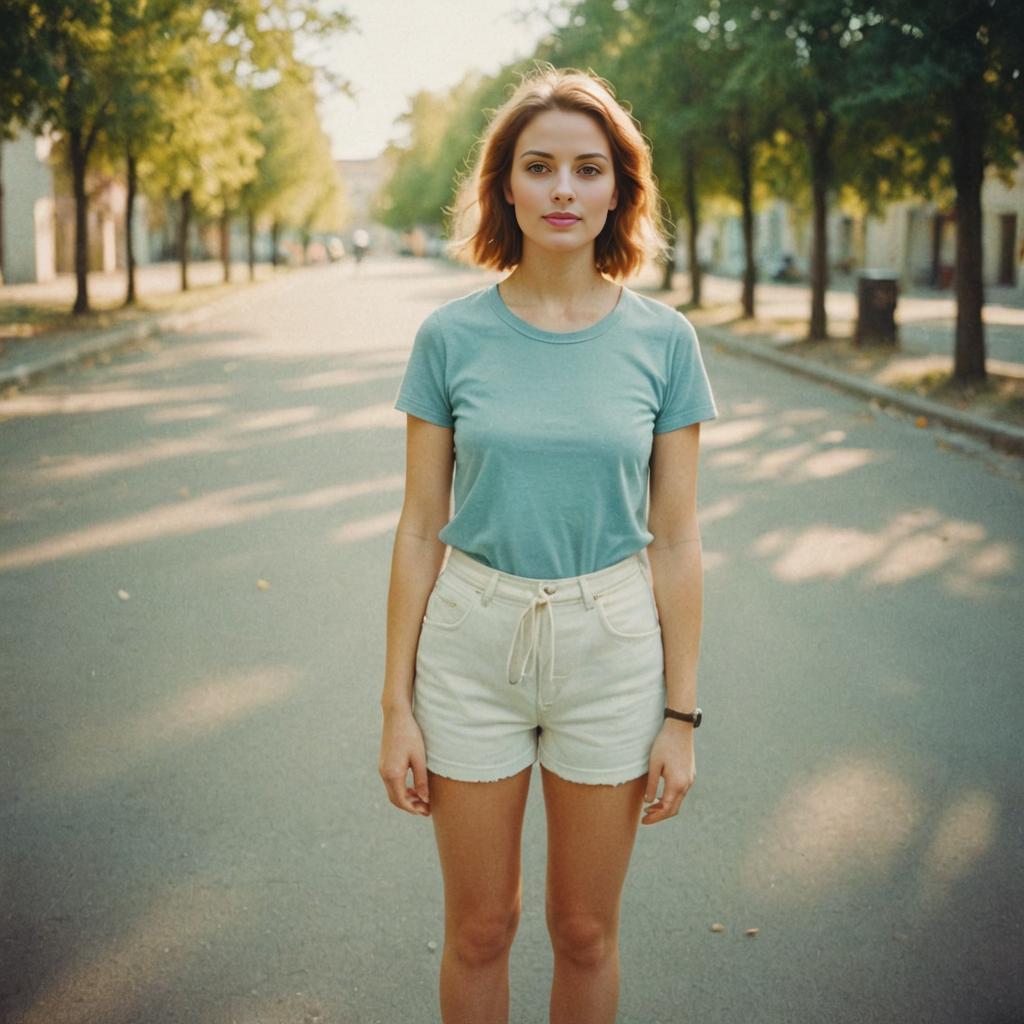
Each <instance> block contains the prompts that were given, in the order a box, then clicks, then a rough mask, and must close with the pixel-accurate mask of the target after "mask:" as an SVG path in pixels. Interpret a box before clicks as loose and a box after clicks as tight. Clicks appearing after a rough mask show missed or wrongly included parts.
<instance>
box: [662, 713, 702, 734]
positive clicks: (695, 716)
mask: <svg viewBox="0 0 1024 1024" xmlns="http://www.w3.org/2000/svg"><path fill="white" fill-rule="evenodd" d="M665 717H666V718H678V719H679V721H680V722H692V723H693V727H694V729H696V728H697V726H699V725H700V723H701V721H702V720H703V718H704V712H703V711H701V709H700V708H694V710H693V711H673V710H672V708H665Z"/></svg>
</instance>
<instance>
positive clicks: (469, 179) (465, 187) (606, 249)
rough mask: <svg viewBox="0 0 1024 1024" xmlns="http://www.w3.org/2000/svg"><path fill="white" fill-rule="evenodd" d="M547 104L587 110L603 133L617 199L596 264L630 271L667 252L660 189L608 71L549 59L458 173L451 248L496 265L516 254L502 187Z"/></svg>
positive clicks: (516, 236)
mask: <svg viewBox="0 0 1024 1024" xmlns="http://www.w3.org/2000/svg"><path fill="white" fill-rule="evenodd" d="M545 110H564V111H576V112H579V113H581V114H586V115H587V116H588V117H590V118H592V119H593V120H594V121H595V122H596V123H597V124H598V126H599V127H600V128H602V129H603V130H604V133H605V136H606V137H607V139H608V144H609V148H610V149H611V155H612V165H613V168H614V172H615V184H616V186H617V187H618V202H617V203H616V206H615V209H613V210H609V211H608V219H607V221H606V222H605V225H604V227H603V228H602V229H601V232H600V234H599V235H598V236H597V238H596V239H595V240H594V264H595V266H596V267H597V269H598V270H600V271H601V272H602V273H605V274H607V275H609V276H610V277H612V278H624V277H629V276H630V275H631V274H633V273H635V272H636V271H637V270H638V269H639V268H640V266H641V265H642V264H643V261H644V259H645V258H657V257H659V256H662V255H664V254H665V252H666V250H667V248H668V246H667V243H666V241H665V233H664V231H663V229H662V227H661V224H660V221H661V219H662V214H661V212H660V209H659V207H660V204H661V197H660V196H659V194H658V186H657V183H656V181H655V178H654V173H653V171H652V168H651V151H650V147H649V145H648V142H647V140H646V139H645V138H644V136H643V134H642V133H641V130H640V126H639V123H638V122H637V121H636V119H635V118H634V117H633V115H632V113H631V112H628V111H627V110H626V109H625V108H624V107H623V106H622V105H621V104H620V103H619V101H618V100H617V99H616V98H615V93H614V90H613V88H612V86H611V84H610V83H609V82H607V81H606V80H605V79H603V78H600V77H598V76H597V75H595V74H594V73H593V72H592V71H590V70H588V71H587V72H583V71H580V70H578V69H576V68H556V67H555V66H554V65H552V64H550V63H547V62H540V63H538V66H537V67H535V69H534V70H533V71H532V72H530V73H529V74H526V75H524V76H523V77H522V80H521V81H520V82H519V84H518V86H516V87H515V91H514V92H513V93H512V95H511V96H510V97H509V98H508V99H507V100H506V101H505V102H504V103H503V104H502V106H501V107H499V108H498V109H497V110H496V111H494V116H493V117H492V118H491V121H490V123H489V124H488V125H487V128H486V129H485V131H484V134H483V136H482V137H481V138H480V139H479V140H478V142H477V145H478V146H479V156H478V158H477V160H476V163H475V165H474V166H473V167H472V169H471V171H470V173H469V174H468V175H466V176H464V177H461V178H460V180H459V184H458V190H457V193H456V198H455V203H454V205H453V206H452V207H451V208H449V209H448V210H446V212H447V213H449V214H451V216H452V221H451V226H452V242H451V246H450V251H451V252H452V254H453V255H454V256H455V257H456V258H458V259H460V260H462V261H463V262H468V263H470V264H475V265H477V266H481V267H487V268H490V269H494V270H505V269H507V268H510V267H515V266H517V265H518V264H519V263H520V262H521V260H522V257H523V233H522V230H521V229H520V227H519V224H518V223H517V222H516V214H515V208H514V207H513V206H512V205H510V204H509V203H508V202H507V201H506V199H505V195H504V192H503V187H504V185H505V184H506V182H508V180H509V178H510V176H511V169H512V162H513V158H514V156H515V145H516V142H517V140H518V138H519V134H520V132H522V130H523V129H524V128H525V127H526V125H527V124H528V123H529V122H530V121H531V120H532V119H533V118H534V117H536V116H537V115H538V114H540V113H542V112H543V111H545Z"/></svg>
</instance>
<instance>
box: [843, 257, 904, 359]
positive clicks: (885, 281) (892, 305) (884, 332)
mask: <svg viewBox="0 0 1024 1024" xmlns="http://www.w3.org/2000/svg"><path fill="white" fill-rule="evenodd" d="M898 293H899V281H898V278H897V275H896V274H895V273H893V272H892V271H891V270H863V271H861V273H860V274H859V275H858V276H857V327H856V329H855V330H854V332H853V343H854V344H855V345H896V344H898V343H899V339H898V337H897V333H896V298H897V295H898Z"/></svg>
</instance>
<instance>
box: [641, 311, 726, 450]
mask: <svg viewBox="0 0 1024 1024" xmlns="http://www.w3.org/2000/svg"><path fill="white" fill-rule="evenodd" d="M717 416H718V409H717V408H716V406H715V397H714V395H713V394H712V392H711V382H710V381H709V380H708V373H707V370H706V369H705V368H704V360H703V358H702V357H701V354H700V343H699V342H698V341H697V332H696V331H695V330H694V329H693V325H692V324H691V323H690V321H689V320H687V319H685V318H684V317H682V316H681V315H680V325H679V330H678V331H677V332H676V334H675V337H674V338H673V340H672V352H671V354H670V356H669V369H668V379H667V381H666V384H665V396H664V400H663V401H662V403H661V408H660V409H659V410H658V414H657V416H655V418H654V433H655V434H664V433H666V432H668V431H669V430H676V429H677V428H678V427H685V426H688V425H689V424H691V423H698V422H700V421H701V420H713V419H715V418H716V417H717Z"/></svg>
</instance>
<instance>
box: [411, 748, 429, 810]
mask: <svg viewBox="0 0 1024 1024" xmlns="http://www.w3.org/2000/svg"><path fill="white" fill-rule="evenodd" d="M410 763H411V765H412V787H413V789H415V790H416V795H417V796H418V797H419V798H420V799H421V800H422V801H423V802H424V803H425V804H428V803H430V787H429V786H428V784H427V766H426V764H425V763H424V761H423V758H421V757H419V756H418V755H416V754H413V756H412V757H411V758H410Z"/></svg>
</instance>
